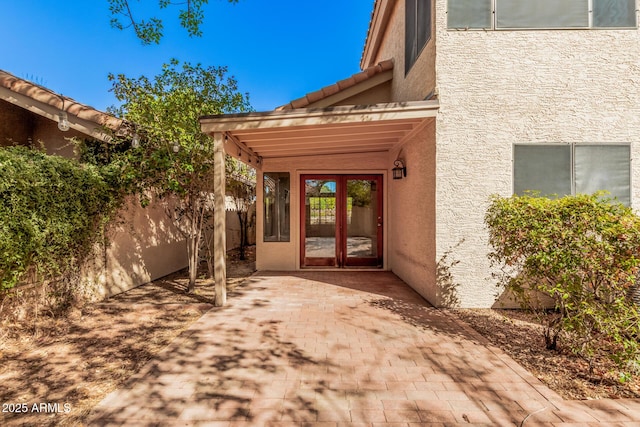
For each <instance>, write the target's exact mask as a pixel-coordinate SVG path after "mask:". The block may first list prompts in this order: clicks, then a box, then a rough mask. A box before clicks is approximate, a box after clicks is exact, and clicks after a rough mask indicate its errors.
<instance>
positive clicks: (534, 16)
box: [496, 0, 589, 28]
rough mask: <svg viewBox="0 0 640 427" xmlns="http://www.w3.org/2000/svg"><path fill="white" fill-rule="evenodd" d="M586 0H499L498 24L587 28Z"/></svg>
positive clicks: (587, 11) (587, 12)
mask: <svg viewBox="0 0 640 427" xmlns="http://www.w3.org/2000/svg"><path fill="white" fill-rule="evenodd" d="M588 26H589V6H588V1H587V0H535V1H523V0H496V28H586V27H588Z"/></svg>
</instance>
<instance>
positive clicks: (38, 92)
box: [0, 70, 121, 129]
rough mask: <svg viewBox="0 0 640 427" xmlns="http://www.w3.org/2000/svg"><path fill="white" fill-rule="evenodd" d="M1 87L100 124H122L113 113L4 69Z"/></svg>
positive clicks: (110, 126)
mask: <svg viewBox="0 0 640 427" xmlns="http://www.w3.org/2000/svg"><path fill="white" fill-rule="evenodd" d="M0 88H6V89H8V90H10V91H11V92H14V93H16V94H20V95H23V96H26V97H28V98H30V99H32V100H34V101H37V102H40V103H42V104H44V105H48V106H50V107H52V108H55V109H58V110H63V109H64V111H66V112H67V113H68V114H72V115H74V116H76V117H78V118H80V119H83V120H87V121H90V122H93V123H96V124H98V125H100V126H107V127H109V128H112V129H117V128H118V127H119V125H120V124H121V120H120V119H117V118H116V117H114V116H112V115H111V114H107V113H105V112H103V111H99V110H96V109H95V108H93V107H90V106H88V105H85V104H81V103H79V102H78V101H76V100H74V99H72V98H69V97H66V96H62V95H59V94H57V93H55V92H54V91H52V90H51V89H48V88H46V87H44V86H40V85H38V84H35V83H32V82H30V81H28V80H24V79H21V78H19V77H16V76H14V75H13V74H11V73H8V72H6V71H4V70H0Z"/></svg>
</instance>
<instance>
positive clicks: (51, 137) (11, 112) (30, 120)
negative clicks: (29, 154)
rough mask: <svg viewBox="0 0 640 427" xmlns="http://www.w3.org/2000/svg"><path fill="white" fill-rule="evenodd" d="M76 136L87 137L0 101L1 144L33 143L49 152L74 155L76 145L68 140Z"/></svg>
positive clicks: (67, 155)
mask: <svg viewBox="0 0 640 427" xmlns="http://www.w3.org/2000/svg"><path fill="white" fill-rule="evenodd" d="M73 137H77V138H86V135H84V134H82V133H80V132H77V131H75V130H69V131H67V132H61V131H60V130H59V129H58V123H57V122H54V121H51V120H49V119H46V118H44V117H40V116H38V115H36V114H33V113H30V112H29V111H27V110H25V109H24V108H21V107H18V106H16V105H14V104H11V103H9V102H7V101H3V100H0V146H8V145H14V144H15V145H29V144H30V143H31V144H33V146H35V147H41V146H42V147H44V149H45V150H46V153H47V154H57V155H59V156H64V157H73V156H74V150H73V144H72V143H71V142H69V138H73Z"/></svg>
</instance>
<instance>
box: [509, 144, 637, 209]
mask: <svg viewBox="0 0 640 427" xmlns="http://www.w3.org/2000/svg"><path fill="white" fill-rule="evenodd" d="M630 158H631V150H630V146H629V145H588V144H582V145H561V144H553V145H551V144H516V145H515V146H514V150H513V192H514V193H515V194H520V195H521V194H523V193H524V192H525V191H538V192H540V195H542V196H547V197H549V196H559V197H561V196H565V195H569V194H579V193H586V194H592V193H595V192H596V191H599V190H605V191H608V192H609V195H608V196H607V197H612V198H613V197H615V198H617V199H618V201H620V202H621V203H623V204H625V205H627V206H629V205H630V204H631V168H630V165H631V161H630Z"/></svg>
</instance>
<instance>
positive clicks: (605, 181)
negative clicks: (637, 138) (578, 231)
mask: <svg viewBox="0 0 640 427" xmlns="http://www.w3.org/2000/svg"><path fill="white" fill-rule="evenodd" d="M630 155H631V152H630V147H629V146H628V145H576V147H575V152H574V164H575V166H574V167H575V179H576V193H585V194H592V193H595V192H596V191H599V190H606V191H608V192H609V193H610V194H609V195H608V196H607V197H616V198H617V199H618V201H619V202H620V203H623V204H625V205H627V206H629V204H630V203H631V188H630V185H631V184H630V183H631V175H630V173H631V172H630V164H629V163H630V162H629V159H630Z"/></svg>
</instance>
